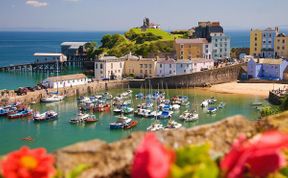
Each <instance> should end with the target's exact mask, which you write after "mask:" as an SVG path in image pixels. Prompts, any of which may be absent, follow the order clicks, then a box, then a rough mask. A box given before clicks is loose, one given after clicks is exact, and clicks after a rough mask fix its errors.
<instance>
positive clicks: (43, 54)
mask: <svg viewBox="0 0 288 178" xmlns="http://www.w3.org/2000/svg"><path fill="white" fill-rule="evenodd" d="M62 55H63V54H62V53H34V54H33V56H57V57H59V56H62Z"/></svg>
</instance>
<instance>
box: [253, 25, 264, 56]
mask: <svg viewBox="0 0 288 178" xmlns="http://www.w3.org/2000/svg"><path fill="white" fill-rule="evenodd" d="M261 54H262V31H261V30H258V29H256V30H253V29H251V31H250V55H251V56H254V57H260V56H261Z"/></svg>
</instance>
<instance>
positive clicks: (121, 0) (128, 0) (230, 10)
mask: <svg viewBox="0 0 288 178" xmlns="http://www.w3.org/2000/svg"><path fill="white" fill-rule="evenodd" d="M287 7H288V0H197V1H196V0H0V30H2V31H3V30H36V31H38V30H39V31H124V30H127V29H129V28H131V27H136V26H141V25H142V20H143V18H144V17H149V18H150V19H151V21H152V22H154V23H157V24H160V25H161V28H162V29H165V30H179V29H188V28H191V27H193V26H196V25H197V22H198V21H220V22H221V24H222V26H223V27H224V28H225V29H231V30H244V29H245V30H247V29H250V28H265V27H268V26H271V27H274V26H279V27H280V29H281V28H282V29H283V28H286V29H287V28H288V14H287Z"/></svg>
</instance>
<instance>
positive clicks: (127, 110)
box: [121, 106, 134, 114]
mask: <svg viewBox="0 0 288 178" xmlns="http://www.w3.org/2000/svg"><path fill="white" fill-rule="evenodd" d="M133 111H134V108H132V107H128V106H125V107H122V110H121V112H122V113H123V114H131V113H133Z"/></svg>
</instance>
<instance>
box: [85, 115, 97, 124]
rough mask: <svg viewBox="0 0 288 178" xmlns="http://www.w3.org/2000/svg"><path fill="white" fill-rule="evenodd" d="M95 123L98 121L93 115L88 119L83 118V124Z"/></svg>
mask: <svg viewBox="0 0 288 178" xmlns="http://www.w3.org/2000/svg"><path fill="white" fill-rule="evenodd" d="M97 121H98V119H97V118H96V116H94V115H89V117H86V118H84V122H85V123H94V122H97Z"/></svg>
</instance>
